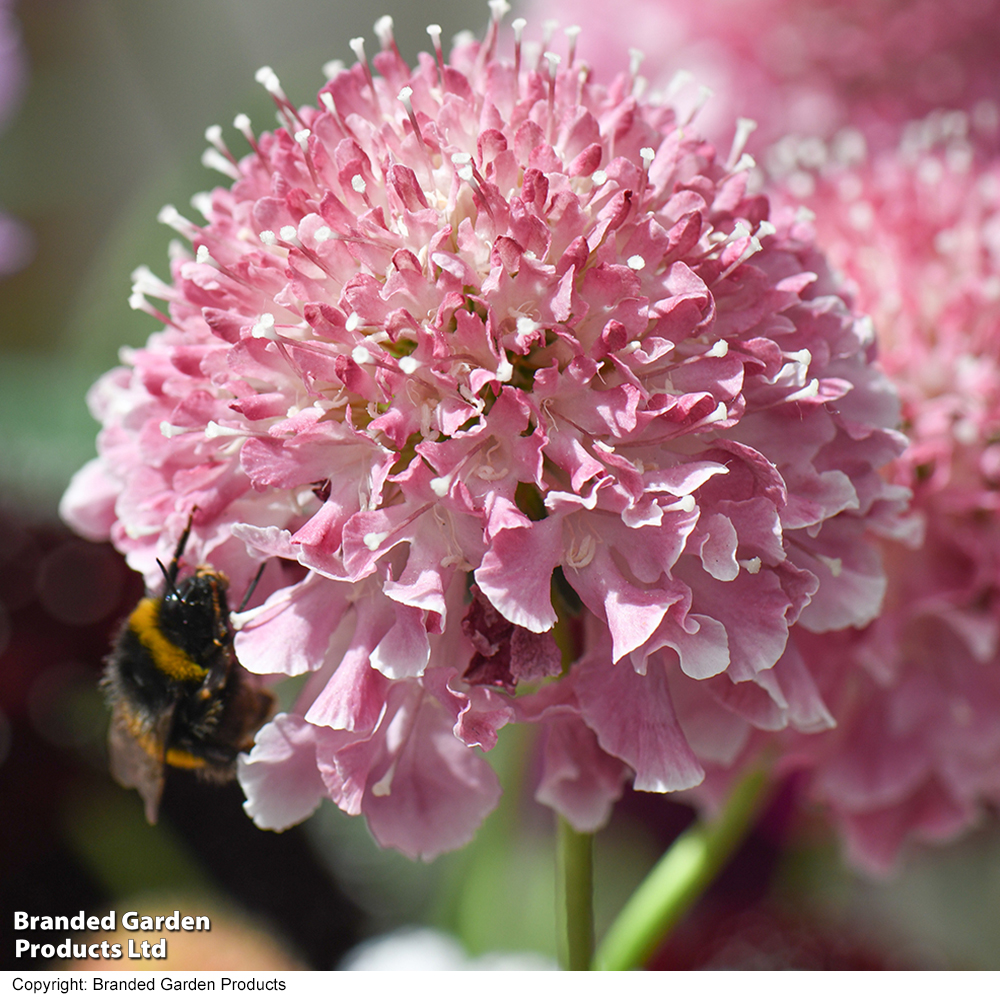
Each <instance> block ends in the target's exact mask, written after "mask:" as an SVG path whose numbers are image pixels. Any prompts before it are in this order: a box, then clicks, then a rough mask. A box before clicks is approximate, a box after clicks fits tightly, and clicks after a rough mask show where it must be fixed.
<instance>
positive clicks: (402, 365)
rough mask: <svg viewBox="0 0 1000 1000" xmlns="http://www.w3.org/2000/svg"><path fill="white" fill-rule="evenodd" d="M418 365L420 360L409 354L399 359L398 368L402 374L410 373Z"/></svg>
mask: <svg viewBox="0 0 1000 1000" xmlns="http://www.w3.org/2000/svg"><path fill="white" fill-rule="evenodd" d="M419 367H420V362H419V361H417V359H416V358H415V357H413V356H412V355H411V354H407V355H406V357H405V358H400V359H399V370H400V371H401V372H402V373H403V374H404V375H412V374H413V373H414V372H415V371H416V370H417V369H418V368H419Z"/></svg>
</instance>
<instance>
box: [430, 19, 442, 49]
mask: <svg viewBox="0 0 1000 1000" xmlns="http://www.w3.org/2000/svg"><path fill="white" fill-rule="evenodd" d="M427 34H428V35H430V36H431V41H432V42H433V43H434V50H435V51H437V50H438V49H440V48H441V25H440V24H428V25H427Z"/></svg>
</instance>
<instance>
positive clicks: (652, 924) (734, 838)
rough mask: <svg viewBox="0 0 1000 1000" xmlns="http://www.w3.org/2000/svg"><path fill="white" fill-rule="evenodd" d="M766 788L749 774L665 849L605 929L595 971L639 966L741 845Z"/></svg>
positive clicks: (758, 773)
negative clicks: (719, 806) (715, 809)
mask: <svg viewBox="0 0 1000 1000" xmlns="http://www.w3.org/2000/svg"><path fill="white" fill-rule="evenodd" d="M765 787H766V780H765V772H764V771H763V770H754V771H752V772H751V773H750V774H749V775H747V777H745V778H744V779H743V780H742V781H741V782H740V783H739V784H738V785H737V786H736V787H735V788H734V789H733V792H732V794H731V795H730V797H729V801H728V802H727V803H726V805H725V806H724V808H723V809H722V811H721V812H720V813H719V814H718V815H717V816H715V817H714V818H713V819H712V820H711V821H708V822H706V821H701V820H699V821H697V822H695V823H694V824H692V825H691V826H690V827H688V829H687V830H685V831H684V833H682V834H681V835H680V836H679V837H678V838H677V839H676V840H675V841H674V842H673V844H671V845H670V847H669V848H668V849H667V851H666V853H665V854H664V855H663V857H662V858H660V860H659V861H658V862H657V863H656V866H655V867H654V868H653V870H652V871H651V872H650V873H649V875H647V876H646V878H645V880H644V881H643V882H642V884H641V885H640V886H639V888H638V889H636V891H635V892H634V893H633V894H632V897H631V898H630V899H629V901H628V902H627V903H626V904H625V906H624V908H623V909H622V911H621V913H619V914H618V916H617V918H616V919H615V922H614V923H613V924H612V925H611V927H610V928H609V929H608V932H607V934H606V935H605V936H604V939H603V940H602V941H601V944H600V947H599V948H598V949H597V954H596V955H595V957H594V968H595V969H614V970H622V969H637V968H642V967H643V965H644V964H645V963H646V961H647V960H648V959H649V958H650V956H651V955H652V954H653V952H654V951H655V950H656V946H657V945H658V944H659V943H660V941H662V940H663V938H664V937H665V936H666V934H667V933H668V932H669V931H671V930H672V929H673V928H674V927H675V926H676V925H677V923H678V922H679V921H680V919H681V917H683V916H684V914H685V913H687V911H688V909H689V908H690V907H691V905H692V904H693V903H694V902H695V901H696V900H697V899H698V897H699V896H700V895H701V893H702V892H703V891H704V889H705V888H706V887H707V886H708V885H709V883H710V882H711V881H712V880H713V879H714V878H715V876H716V875H717V874H718V873H719V871H720V870H721V869H722V867H723V865H725V863H726V861H728V860H729V858H730V856H731V855H732V853H733V851H734V850H735V849H736V848H737V847H738V846H739V845H740V844H741V843H742V841H743V838H744V837H745V835H746V833H747V831H748V830H749V828H750V825H751V823H752V822H753V819H754V817H755V816H756V815H757V811H758V808H759V806H760V804H761V801H762V799H763V797H764V795H763V793H764V790H765Z"/></svg>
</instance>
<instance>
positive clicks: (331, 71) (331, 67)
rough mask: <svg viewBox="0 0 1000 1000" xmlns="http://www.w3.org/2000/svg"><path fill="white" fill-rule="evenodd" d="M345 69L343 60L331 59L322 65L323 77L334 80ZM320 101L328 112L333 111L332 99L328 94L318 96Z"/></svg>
mask: <svg viewBox="0 0 1000 1000" xmlns="http://www.w3.org/2000/svg"><path fill="white" fill-rule="evenodd" d="M345 69H347V67H346V66H345V65H344V60H343V59H331V60H330V61H329V62H325V63H323V76H325V77H326V78H327V79H328V80H336V79H337V77H338V76H340V74H341V73H343V72H344V70H345ZM319 96H320V100H321V101H322V102H323V103H324V104H325V105H326V108H327V110H328V111H333V98H332V97H331V96H330V94H329V92H326V93H323V94H320V95H319Z"/></svg>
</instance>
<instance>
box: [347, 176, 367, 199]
mask: <svg viewBox="0 0 1000 1000" xmlns="http://www.w3.org/2000/svg"><path fill="white" fill-rule="evenodd" d="M351 187H352V188H354V190H355V191H357V192H358V194H364V193H365V191H366V190H367V189H368V185H367V184H366V183H365V179H364V177H362V176H361V174H355V175H354V176H353V177H352V178H351Z"/></svg>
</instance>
